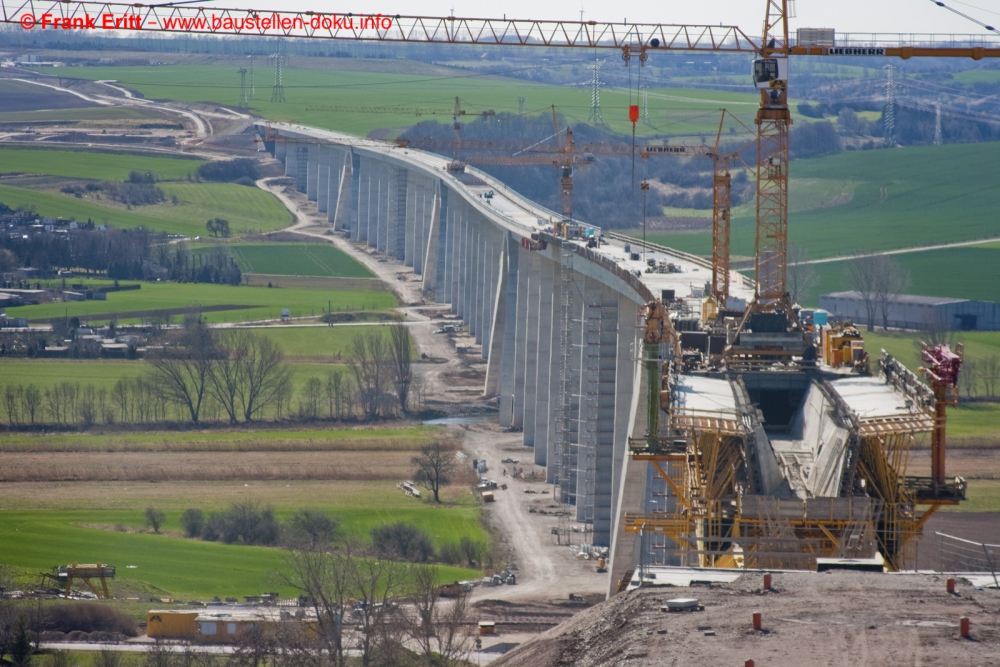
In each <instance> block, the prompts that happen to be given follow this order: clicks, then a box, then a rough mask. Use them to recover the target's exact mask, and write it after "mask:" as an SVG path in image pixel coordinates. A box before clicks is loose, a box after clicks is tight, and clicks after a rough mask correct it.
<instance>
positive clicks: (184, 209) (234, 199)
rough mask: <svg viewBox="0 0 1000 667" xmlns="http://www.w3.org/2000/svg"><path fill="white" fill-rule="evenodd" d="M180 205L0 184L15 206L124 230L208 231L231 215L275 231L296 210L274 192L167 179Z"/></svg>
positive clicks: (250, 226)
mask: <svg viewBox="0 0 1000 667" xmlns="http://www.w3.org/2000/svg"><path fill="white" fill-rule="evenodd" d="M160 187H161V188H162V189H163V191H164V193H165V194H166V195H167V197H168V198H170V197H173V196H176V197H177V199H178V204H176V205H175V204H173V203H162V204H155V205H152V206H139V207H135V208H133V209H132V210H125V209H122V208H115V207H111V206H102V205H101V204H97V203H94V202H92V201H87V200H83V199H77V198H76V197H73V196H70V195H63V194H56V193H52V192H38V191H35V190H28V189H25V188H15V187H11V186H8V185H0V202H3V203H4V204H6V205H7V206H9V207H11V208H17V207H18V206H34V207H35V211H36V213H37V214H38V215H42V216H46V217H51V218H63V219H65V220H79V221H81V222H82V221H86V220H88V219H90V220H93V222H94V224H98V225H100V224H107V225H111V226H113V227H118V228H121V229H132V228H135V227H144V228H146V229H149V230H152V231H159V232H167V233H168V234H185V235H187V236H198V235H205V234H206V233H207V232H206V230H205V222H206V221H207V220H209V219H211V218H225V219H227V220H229V224H230V228H231V229H232V231H233V233H235V234H242V233H246V232H249V231H254V232H261V231H274V230H278V229H283V228H284V227H287V226H288V225H289V224H291V221H292V218H291V214H290V213H288V211H287V210H286V209H285V207H284V206H283V205H282V204H281V202H280V201H279V200H278V199H277V198H276V197H275V196H273V195H271V194H269V193H267V192H264V191H263V190H259V189H257V188H250V187H246V186H243V185H235V184H232V183H211V184H209V183H161V184H160Z"/></svg>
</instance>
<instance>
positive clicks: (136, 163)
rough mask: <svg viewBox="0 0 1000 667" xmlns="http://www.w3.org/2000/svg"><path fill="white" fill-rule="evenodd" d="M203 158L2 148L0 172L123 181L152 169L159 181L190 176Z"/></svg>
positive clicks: (89, 149)
mask: <svg viewBox="0 0 1000 667" xmlns="http://www.w3.org/2000/svg"><path fill="white" fill-rule="evenodd" d="M204 163H205V161H204V160H197V159H184V158H170V157H152V156H149V155H136V154H129V153H120V152H111V151H100V150H94V149H93V148H89V147H88V148H87V150H85V151H67V150H38V149H31V150H27V149H22V148H15V147H7V146H4V147H0V173H12V172H27V173H33V174H49V175H52V176H65V177H67V178H88V179H94V180H101V179H103V180H109V181H121V180H124V179H126V178H128V175H129V172H131V171H140V172H143V173H146V172H153V173H154V174H155V175H156V177H157V179H158V180H173V179H183V178H187V177H188V175H190V174H194V172H195V170H196V169H197V168H198V167H199V166H201V165H202V164H204Z"/></svg>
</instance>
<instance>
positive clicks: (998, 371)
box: [979, 354, 1000, 398]
mask: <svg viewBox="0 0 1000 667" xmlns="http://www.w3.org/2000/svg"><path fill="white" fill-rule="evenodd" d="M979 366H980V373H981V375H982V378H983V385H984V386H985V388H986V395H987V396H988V397H990V398H996V397H997V382H998V381H1000V358H998V357H997V355H995V354H994V355H991V356H989V357H986V358H985V359H983V360H981V361H980V362H979Z"/></svg>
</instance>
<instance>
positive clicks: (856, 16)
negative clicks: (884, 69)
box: [217, 0, 1000, 37]
mask: <svg viewBox="0 0 1000 667" xmlns="http://www.w3.org/2000/svg"><path fill="white" fill-rule="evenodd" d="M944 2H945V4H947V5H949V6H950V7H953V8H955V9H957V10H959V11H961V12H963V13H965V14H968V15H970V16H973V17H975V18H977V19H979V20H980V21H982V22H984V23H986V24H988V25H994V24H996V25H997V27H1000V0H972V1H971V2H967V1H965V0H962V2H959V1H958V0H944ZM217 4H218V5H219V6H222V7H230V6H241V5H238V4H237V3H233V2H232V0H219V2H218V3H217ZM349 4H350V5H352V6H350V7H346V6H344V5H340V3H331V2H318V1H317V0H248V2H247V5H249V6H252V7H254V8H259V9H285V10H306V9H311V10H314V11H321V12H328V13H329V12H345V11H351V12H354V13H356V14H357V13H363V14H376V13H381V14H383V15H384V14H389V15H394V14H397V13H398V14H404V15H409V16H413V15H422V16H448V15H450V14H451V13H452V10H454V14H455V16H465V17H474V18H503V17H504V16H506V17H507V18H519V19H521V18H523V19H562V20H580V10H581V8H582V9H583V11H584V14H583V19H584V20H585V21H624V20H627V21H628V22H630V23H687V24H706V23H710V24H719V23H725V24H726V25H736V26H739V27H740V28H742V29H743V31H744V32H745V33H747V34H748V35H749V36H751V37H755V36H757V35H759V34H760V32H761V25H762V23H763V18H764V9H765V2H764V0H635V1H633V2H610V1H609V0H601V1H600V2H595V1H594V0H582V1H581V0H546V1H545V2H538V1H537V0H495V1H494V2H492V3H485V2H482V0H407V1H406V2H400V1H399V0H365V3H364V4H363V5H360V6H359V5H358V4H356V3H354V2H352V3H349ZM792 4H793V8H794V11H795V16H796V18H794V19H792V20H791V28H792V30H793V31H794V29H795V28H835V29H836V30H837V32H863V33H872V32H883V33H900V32H903V33H956V34H963V35H964V34H977V35H984V34H990V33H988V32H987V31H986V30H984V29H983V28H981V27H980V26H978V25H976V24H975V23H972V22H971V21H968V20H966V19H963V18H961V17H959V16H956V15H955V14H953V13H951V12H950V11H948V10H947V9H943V8H941V7H938V6H937V5H935V4H934V3H933V2H931V0H836V1H831V0H797V1H796V2H793V3H792Z"/></svg>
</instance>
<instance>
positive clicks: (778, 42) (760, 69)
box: [754, 0, 792, 315]
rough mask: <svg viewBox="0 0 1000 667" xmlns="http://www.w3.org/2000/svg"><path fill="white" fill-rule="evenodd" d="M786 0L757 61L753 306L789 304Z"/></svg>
mask: <svg viewBox="0 0 1000 667" xmlns="http://www.w3.org/2000/svg"><path fill="white" fill-rule="evenodd" d="M787 3H788V0H768V2H767V14H766V16H765V18H764V31H763V39H762V41H761V51H760V58H758V59H757V60H755V61H754V85H755V86H756V87H757V89H758V90H760V107H759V108H758V109H757V118H756V124H757V240H756V249H755V253H754V254H755V257H756V265H755V269H756V279H757V294H756V299H755V303H754V308H756V309H757V310H758V311H773V310H777V309H779V308H784V310H785V312H786V314H789V315H790V312H789V311H790V310H791V308H790V305H791V304H789V303H787V301H788V296H787V286H786V273H787V268H788V265H787V264H788V260H787V255H788V128H789V126H790V125H791V124H792V116H791V113H790V112H789V110H788V58H787V55H786V50H787V47H788V20H787V16H788V7H787Z"/></svg>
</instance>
